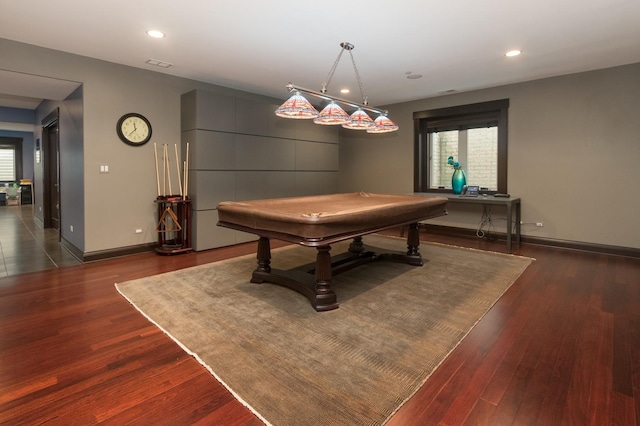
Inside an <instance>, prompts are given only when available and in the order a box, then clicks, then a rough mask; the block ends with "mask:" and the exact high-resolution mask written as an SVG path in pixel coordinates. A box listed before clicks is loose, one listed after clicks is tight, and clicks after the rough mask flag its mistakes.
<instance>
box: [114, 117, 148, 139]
mask: <svg viewBox="0 0 640 426" xmlns="http://www.w3.org/2000/svg"><path fill="white" fill-rule="evenodd" d="M116 132H117V133H118V137H119V138H120V139H121V140H122V142H124V143H126V144H129V145H132V146H141V145H144V144H145V143H147V142H149V139H151V123H149V120H147V118H146V117H144V116H143V115H140V114H136V113H135V112H130V113H127V114H125V115H123V116H122V117H120V119H119V120H118V124H117V125H116Z"/></svg>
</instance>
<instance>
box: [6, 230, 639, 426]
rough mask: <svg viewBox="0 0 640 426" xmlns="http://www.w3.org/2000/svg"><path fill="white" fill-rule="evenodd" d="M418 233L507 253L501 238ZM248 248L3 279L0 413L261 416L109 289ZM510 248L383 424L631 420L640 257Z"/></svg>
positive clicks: (46, 417) (635, 400)
mask: <svg viewBox="0 0 640 426" xmlns="http://www.w3.org/2000/svg"><path fill="white" fill-rule="evenodd" d="M394 232H395V231H394ZM422 238H423V239H426V240H431V241H439V242H443V243H450V244H455V245H461V246H468V247H474V248H479V249H486V250H492V251H501V252H504V242H493V243H491V242H487V241H484V240H475V239H466V238H454V237H446V236H440V235H426V234H423V235H422ZM274 243H275V242H274ZM274 245H275V244H274ZM255 247H256V245H255V244H254V243H248V244H244V245H239V246H234V247H227V248H221V249H215V250H209V251H206V252H200V253H190V254H183V255H179V256H168V257H166V256H159V255H156V254H153V253H148V254H140V255H134V256H128V257H122V258H118V259H110V260H104V261H99V262H93V263H87V264H82V265H79V266H65V267H60V268H56V269H49V270H45V271H40V272H31V273H26V274H22V275H12V276H8V277H5V278H1V279H0V360H1V361H0V363H1V364H0V424H3V425H4V424H12V425H13V424H28V425H37V424H47V425H69V424H82V425H90V424H97V423H104V424H116V425H121V424H140V425H150V424H153V425H186V424H200V425H211V424H214V425H259V424H262V423H261V422H260V421H259V420H258V419H257V418H256V417H255V416H254V415H253V414H252V413H251V412H250V411H249V410H248V409H247V408H246V407H244V406H242V405H241V404H240V403H239V402H237V401H236V400H235V399H234V397H233V396H232V395H231V394H230V393H229V392H228V391H227V390H226V389H225V388H224V387H223V386H222V385H220V384H219V383H218V382H217V381H216V380H215V379H214V378H213V377H212V376H211V375H210V374H209V372H208V371H207V370H205V369H204V368H203V367H202V366H201V365H200V364H199V363H198V362H197V361H196V360H195V359H193V358H192V357H191V356H189V355H187V354H186V353H185V352H184V351H183V350H182V349H181V348H180V347H178V345H177V344H175V343H174V342H173V341H172V340H171V339H170V338H168V337H167V336H165V335H164V334H163V333H162V332H161V331H159V330H158V329H157V328H155V327H154V326H153V325H152V324H151V323H149V321H147V320H146V319H145V318H144V317H143V316H142V315H140V314H139V313H138V312H137V311H136V310H135V309H134V308H133V307H131V306H130V305H129V303H127V302H126V301H125V300H124V299H123V298H122V297H121V296H120V295H119V294H118V293H117V292H116V290H115V288H114V283H116V282H123V281H127V280H131V279H136V278H140V277H143V276H148V275H153V274H158V273H162V272H166V271H171V270H175V269H180V268H186V267H190V266H195V265H199V264H204V263H208V262H213V261H217V260H221V259H225V258H229V257H234V256H238V255H241V254H248V253H254V252H255ZM516 254H521V255H524V256H530V257H534V258H536V261H535V262H534V263H533V264H532V265H531V266H530V267H529V268H528V269H527V270H526V271H525V273H524V274H523V275H522V276H521V277H520V278H519V279H518V281H517V282H516V283H515V284H514V285H513V286H512V287H511V288H510V289H509V290H508V291H507V293H506V294H505V295H504V296H503V297H502V298H501V299H500V301H499V302H498V303H497V304H496V305H495V306H494V307H493V308H492V309H491V311H490V312H489V313H488V314H487V315H486V316H485V317H484V318H483V319H482V320H481V321H480V322H479V323H478V325H477V326H476V327H475V328H474V329H473V330H472V332H471V333H470V334H469V335H468V336H467V338H466V339H465V340H463V342H462V343H461V344H460V345H459V346H458V347H457V348H456V349H455V350H454V351H453V352H452V353H451V355H450V356H449V357H448V358H447V359H446V361H445V362H444V363H443V364H442V365H441V366H440V367H439V368H438V369H437V370H436V371H435V373H434V374H433V375H432V377H431V378H429V380H428V381H427V382H426V384H425V385H424V386H422V388H421V389H420V390H419V391H418V392H417V394H415V395H414V396H413V397H412V398H411V399H410V400H409V401H408V402H407V403H406V404H405V405H404V406H403V407H402V408H401V409H400V410H399V411H398V412H397V413H396V414H395V416H394V417H393V418H392V419H391V421H390V422H389V423H388V424H389V425H393V426H397V425H564V424H567V425H569V424H571V425H634V424H638V423H640V260H638V259H629V258H622V257H614V256H607V255H602V254H591V253H585V252H579V251H569V250H563V249H558V248H548V247H540V246H535V245H523V246H522V247H520V248H519V249H517V250H516ZM248 273H249V271H248ZM301 297H302V296H301ZM319 315H321V314H319ZM284 403H286V402H284ZM299 424H301V425H302V424H305V423H304V419H301V422H300V423H299Z"/></svg>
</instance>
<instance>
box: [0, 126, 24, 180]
mask: <svg viewBox="0 0 640 426" xmlns="http://www.w3.org/2000/svg"><path fill="white" fill-rule="evenodd" d="M22 142H23V139H22V138H11V137H5V136H2V137H0V149H12V150H13V152H14V158H13V170H14V172H15V175H16V178H15V180H3V181H0V184H5V183H20V179H22Z"/></svg>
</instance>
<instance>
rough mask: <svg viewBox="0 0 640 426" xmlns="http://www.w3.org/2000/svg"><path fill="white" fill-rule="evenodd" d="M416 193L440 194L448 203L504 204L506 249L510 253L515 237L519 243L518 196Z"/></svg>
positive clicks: (421, 193) (420, 193) (417, 193)
mask: <svg viewBox="0 0 640 426" xmlns="http://www.w3.org/2000/svg"><path fill="white" fill-rule="evenodd" d="M415 194H416V195H429V196H433V195H440V196H443V197H447V199H448V200H449V203H452V204H454V203H464V204H481V205H485V206H504V207H506V209H507V250H508V251H509V252H510V253H511V251H512V249H511V247H512V241H513V240H514V239H515V242H516V243H517V244H520V220H521V213H520V198H518V197H510V198H502V197H494V196H493V195H478V196H477V197H468V196H464V195H455V194H442V193H436V192H416V193H415ZM514 213H515V225H516V226H515V233H514V230H513V221H514V218H513V214H514Z"/></svg>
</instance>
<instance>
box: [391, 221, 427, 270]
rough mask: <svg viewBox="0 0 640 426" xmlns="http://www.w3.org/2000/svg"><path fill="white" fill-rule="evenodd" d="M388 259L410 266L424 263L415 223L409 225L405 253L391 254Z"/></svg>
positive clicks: (418, 231) (418, 232)
mask: <svg viewBox="0 0 640 426" xmlns="http://www.w3.org/2000/svg"><path fill="white" fill-rule="evenodd" d="M390 260H393V261H394V262H402V263H407V264H409V265H412V266H422V265H423V264H424V262H423V261H422V256H421V255H420V230H419V228H418V224H417V223H412V224H411V225H409V233H408V234H407V254H404V255H403V254H392V255H391V256H390Z"/></svg>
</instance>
